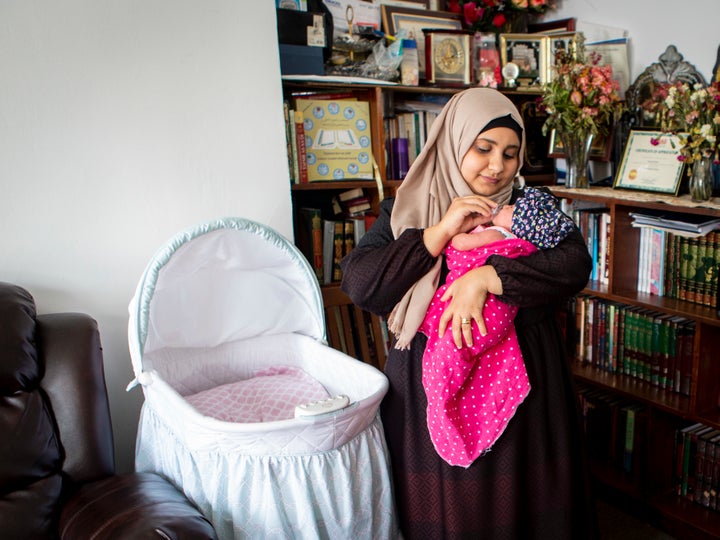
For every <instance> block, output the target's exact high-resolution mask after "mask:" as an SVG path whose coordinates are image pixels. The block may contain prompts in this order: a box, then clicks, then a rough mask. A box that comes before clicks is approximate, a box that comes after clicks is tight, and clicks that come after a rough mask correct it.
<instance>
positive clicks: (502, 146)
mask: <svg viewBox="0 0 720 540" xmlns="http://www.w3.org/2000/svg"><path fill="white" fill-rule="evenodd" d="M519 159H520V139H519V138H518V135H517V133H516V132H515V131H514V130H512V129H510V128H507V127H498V128H492V129H488V130H487V131H483V132H482V133H480V135H478V137H477V139H475V142H474V143H473V145H472V146H471V147H470V150H468V151H467V153H466V154H465V156H464V157H463V159H462V163H460V171H461V172H462V175H463V178H464V179H465V181H466V182H467V184H468V186H470V189H472V190H473V192H474V193H477V194H478V195H485V196H492V195H495V194H496V193H497V192H499V191H500V190H501V189H502V188H503V187H505V186H507V185H508V184H509V183H510V182H512V180H513V178H515V173H516V172H517V169H518V164H519V163H520V161H519Z"/></svg>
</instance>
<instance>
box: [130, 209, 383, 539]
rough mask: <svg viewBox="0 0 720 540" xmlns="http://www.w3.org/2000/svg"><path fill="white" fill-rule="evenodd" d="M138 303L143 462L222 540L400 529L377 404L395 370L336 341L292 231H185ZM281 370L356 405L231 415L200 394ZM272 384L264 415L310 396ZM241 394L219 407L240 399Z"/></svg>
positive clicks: (237, 224) (161, 258) (373, 535)
mask: <svg viewBox="0 0 720 540" xmlns="http://www.w3.org/2000/svg"><path fill="white" fill-rule="evenodd" d="M129 310H130V320H129V343H130V353H131V357H132V363H133V369H134V371H135V375H136V379H135V381H133V383H139V384H141V385H142V388H143V392H144V396H145V402H144V404H143V407H142V412H141V415H140V425H139V427H138V437H137V445H136V458H135V459H136V461H135V465H136V469H137V470H138V471H153V472H157V473H159V474H161V475H162V476H165V477H166V478H168V479H169V480H170V481H172V482H173V483H174V484H176V485H177V486H178V487H179V488H180V489H182V490H183V491H184V492H185V494H186V495H187V496H188V497H189V498H190V499H191V500H192V501H193V502H194V503H195V504H196V505H197V506H198V507H199V508H200V510H201V511H202V512H203V513H204V514H205V515H206V516H207V517H208V518H209V519H210V520H211V521H212V523H213V525H214V526H215V528H216V530H217V532H218V535H219V536H220V538H222V539H227V538H252V539H257V538H278V539H285V538H288V539H290V538H291V539H316V538H328V539H333V540H336V539H353V540H355V539H364V538H366V539H373V540H374V539H385V538H394V537H396V536H397V524H396V520H395V514H394V506H393V499H392V489H391V480H390V471H389V460H388V457H387V450H386V446H385V439H384V435H383V431H382V425H381V422H380V417H379V413H378V406H379V403H380V400H381V399H382V397H383V396H384V395H385V393H386V392H387V388H388V383H387V379H386V378H385V376H384V375H383V374H382V373H381V372H380V371H378V370H377V369H375V368H374V367H372V366H370V365H368V364H365V363H363V362H360V361H358V360H355V359H354V358H351V357H349V356H347V355H344V354H342V353H340V352H338V351H336V350H334V349H331V348H330V347H328V346H327V345H326V343H325V340H324V333H325V331H324V320H323V306H322V299H321V296H320V290H319V286H318V284H317V279H316V278H315V276H314V273H313V271H312V269H311V268H310V265H309V264H308V263H307V261H306V260H305V258H304V257H303V256H302V255H301V254H300V252H299V251H298V250H297V249H296V248H295V247H294V246H293V245H292V244H291V243H290V242H289V241H288V240H286V239H285V238H284V237H282V236H281V235H279V234H278V233H276V232H275V231H273V230H272V229H270V228H268V227H266V226H264V225H261V224H259V223H255V222H252V221H249V220H246V219H238V218H228V219H222V220H218V221H215V222H211V223H206V224H202V225H200V226H197V227H195V228H192V229H190V230H187V231H185V232H183V233H180V234H179V235H177V236H175V237H174V238H173V239H171V240H170V242H169V243H168V244H167V245H166V246H165V247H163V248H162V249H161V250H160V251H159V252H158V253H157V254H156V255H155V257H154V258H153V259H152V260H151V262H150V263H149V265H148V267H147V268H146V270H145V273H144V274H143V276H142V279H141V280H140V283H139V285H138V287H137V291H136V293H135V296H134V298H133V300H132V302H131V303H130V308H129ZM273 370H274V371H280V372H283V373H284V374H285V376H286V377H288V376H290V375H288V373H291V374H292V373H296V374H297V373H302V374H304V376H305V381H306V382H307V381H310V382H314V383H315V384H316V386H321V387H323V388H324V389H325V390H326V392H327V394H328V395H330V396H335V395H338V394H345V395H347V396H348V397H349V398H350V405H349V406H347V407H346V408H344V409H341V410H338V411H336V412H329V413H325V414H321V415H318V416H310V417H305V418H294V417H293V416H292V412H291V413H290V414H289V417H288V416H280V417H282V418H285V419H280V420H271V421H257V419H255V421H252V422H230V421H224V420H219V419H218V418H220V417H222V416H220V415H212V416H211V415H210V414H208V413H207V411H205V412H206V414H202V413H201V412H199V411H198V409H196V408H195V407H193V406H192V405H190V403H189V402H188V399H190V397H191V396H192V397H193V398H195V397H197V396H204V397H206V398H207V397H208V395H209V396H210V399H209V400H207V399H206V400H205V401H204V402H203V403H205V405H207V404H208V403H212V401H213V399H212V398H213V397H214V396H213V394H214V393H215V392H216V391H217V392H219V391H220V390H221V389H227V388H228V385H242V384H246V383H252V382H254V381H255V380H257V379H258V374H259V373H264V374H265V375H267V374H268V373H269V372H270V373H272V372H273ZM263 380H264V381H270V382H271V381H272V379H267V378H266V379H263ZM133 383H131V386H132V384H133ZM318 383H319V385H318ZM298 386H300V385H298ZM231 388H232V386H231ZM260 388H265V390H264V393H265V395H261V394H262V393H263V391H262V390H260V394H258V393H257V392H258V387H257V386H256V387H255V392H256V394H255V397H258V398H262V399H261V400H259V401H252V402H251V403H249V405H250V406H252V405H253V404H254V403H257V404H258V408H260V409H262V410H260V411H256V412H259V413H260V415H261V416H259V417H258V418H262V415H263V414H264V413H265V412H266V411H265V409H263V407H265V408H267V407H268V406H267V403H266V401H267V400H269V401H271V402H274V405H275V406H277V405H282V404H283V403H286V404H288V405H289V406H290V410H293V411H294V406H295V405H298V403H289V398H288V397H287V387H286V386H285V387H283V389H282V391H280V390H279V391H278V392H277V393H275V392H273V391H272V389H271V388H272V385H271V386H270V387H268V386H267V385H266V386H264V387H263V386H260ZM291 393H292V392H291ZM230 394H232V393H230ZM228 395H229V394H228V393H225V394H222V396H224V397H221V398H219V399H220V402H219V404H218V403H215V404H214V405H215V406H216V408H218V409H227V408H228V405H227V404H226V403H225V402H223V401H222V400H223V399H224V398H227V396H228ZM293 397H294V398H295V399H297V397H296V396H293ZM278 402H279V403H278ZM247 406H248V403H245V407H246V408H247ZM268 410H269V409H268ZM226 412H227V411H226ZM280 414H281V415H282V414H287V411H284V412H282V413H280ZM277 416H278V415H277V414H276V415H275V417H277ZM271 417H273V416H271Z"/></svg>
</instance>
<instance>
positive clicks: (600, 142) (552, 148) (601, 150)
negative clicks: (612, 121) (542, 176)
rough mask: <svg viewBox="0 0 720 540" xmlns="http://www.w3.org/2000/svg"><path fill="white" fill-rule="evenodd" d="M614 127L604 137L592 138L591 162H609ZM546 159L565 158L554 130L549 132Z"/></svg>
mask: <svg viewBox="0 0 720 540" xmlns="http://www.w3.org/2000/svg"><path fill="white" fill-rule="evenodd" d="M613 133H614V126H613V127H611V128H610V130H609V131H608V133H607V134H606V135H599V136H597V137H594V138H593V142H592V145H591V146H590V159H591V160H593V161H610V155H611V154H612V142H613ZM548 157H551V158H563V159H564V158H565V152H564V151H563V144H562V141H561V140H560V137H559V136H558V135H557V132H556V130H554V129H553V130H552V131H551V132H550V144H549V149H548Z"/></svg>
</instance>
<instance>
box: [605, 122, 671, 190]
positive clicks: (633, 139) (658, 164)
mask: <svg viewBox="0 0 720 540" xmlns="http://www.w3.org/2000/svg"><path fill="white" fill-rule="evenodd" d="M679 155H680V140H679V137H678V136H677V135H667V134H664V133H661V132H660V131H642V130H632V131H630V135H629V136H628V140H627V144H626V145H625V152H624V154H623V158H622V161H621V162H620V168H619V169H618V173H617V175H616V176H615V183H614V184H613V188H624V189H635V190H639V191H653V192H657V193H667V194H670V195H677V194H678V190H679V188H680V180H681V178H682V173H683V167H684V163H683V162H682V161H679V160H678V156H679Z"/></svg>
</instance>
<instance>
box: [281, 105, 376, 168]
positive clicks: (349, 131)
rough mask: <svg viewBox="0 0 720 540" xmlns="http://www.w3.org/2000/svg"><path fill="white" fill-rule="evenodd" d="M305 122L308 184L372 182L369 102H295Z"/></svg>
mask: <svg viewBox="0 0 720 540" xmlns="http://www.w3.org/2000/svg"><path fill="white" fill-rule="evenodd" d="M295 106H296V107H297V110H298V111H300V112H302V113H303V115H304V118H305V135H306V137H307V141H308V145H307V161H308V166H307V169H308V181H309V182H321V181H340V180H347V179H372V178H373V161H374V160H373V157H372V136H371V132H370V107H369V104H368V102H367V101H358V100H335V99H330V100H314V99H296V100H295Z"/></svg>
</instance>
